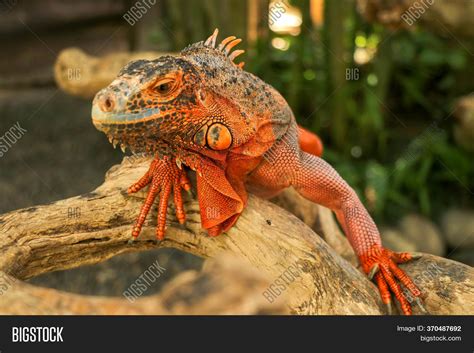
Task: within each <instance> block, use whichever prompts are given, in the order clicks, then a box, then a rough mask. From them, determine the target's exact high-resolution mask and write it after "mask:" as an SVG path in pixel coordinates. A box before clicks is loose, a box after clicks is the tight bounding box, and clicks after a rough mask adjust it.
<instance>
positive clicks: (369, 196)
mask: <svg viewBox="0 0 474 353" xmlns="http://www.w3.org/2000/svg"><path fill="white" fill-rule="evenodd" d="M291 3H292V5H293V6H296V7H298V8H299V9H300V10H301V13H302V15H303V24H302V26H301V33H300V34H299V35H297V36H292V35H279V34H276V33H273V32H271V31H267V32H265V35H260V37H259V38H258V40H257V42H256V43H255V44H254V45H253V47H251V48H248V49H249V50H248V53H247V56H246V57H245V58H244V59H243V60H244V61H245V62H246V67H245V69H246V70H248V71H250V72H252V73H254V74H256V75H257V76H259V77H261V78H262V79H264V80H265V81H266V82H268V83H270V84H271V85H273V86H274V87H275V88H276V89H277V90H278V91H279V92H281V93H282V95H283V96H284V97H285V98H286V99H287V101H288V103H289V104H290V106H291V107H292V109H293V111H294V113H295V116H296V118H297V120H298V122H299V124H301V125H303V126H306V127H308V128H309V129H311V130H313V131H315V132H316V133H318V134H319V135H320V136H321V137H322V139H323V140H324V142H325V148H326V149H325V155H324V158H325V159H326V160H328V161H329V162H330V163H331V164H332V165H333V166H334V167H335V168H336V169H337V170H338V172H339V173H340V174H341V175H342V176H343V177H344V178H345V179H346V180H347V182H348V183H349V184H350V185H351V186H353V187H354V188H355V189H356V191H357V192H358V193H359V195H360V196H361V198H362V199H363V200H364V202H365V203H366V205H367V207H368V208H369V209H370V211H371V212H372V213H373V214H374V216H375V218H376V219H377V220H378V221H382V222H390V221H393V220H395V219H398V218H399V217H400V216H401V215H403V214H406V213H408V212H413V211H414V212H420V213H423V214H425V215H427V216H431V217H433V218H436V217H437V216H439V213H440V212H442V211H443V210H444V209H446V208H448V207H450V206H456V207H463V206H467V207H473V200H472V194H473V193H474V163H473V156H472V155H471V154H469V153H468V152H467V151H464V150H463V149H462V148H460V147H458V146H457V145H456V144H455V143H454V141H453V137H452V132H451V131H452V126H453V116H452V113H453V108H454V102H455V100H456V99H457V98H459V97H460V96H462V95H465V94H467V93H469V92H471V91H473V90H474V82H473V80H472V77H471V78H469V77H466V74H465V72H466V70H468V67H472V66H473V65H472V64H473V62H472V56H470V55H469V53H468V51H467V50H466V48H465V47H464V46H463V45H462V44H460V43H459V42H458V41H455V40H453V38H442V37H440V36H438V35H436V34H433V33H431V32H428V31H426V30H424V29H423V28H421V27H418V28H415V29H411V30H410V31H396V32H391V31H389V30H387V29H385V28H383V27H381V26H380V25H376V24H369V23H367V22H365V21H364V20H363V19H362V18H360V15H359V14H358V12H357V11H356V8H355V2H353V1H351V0H347V1H343V2H339V1H337V2H336V1H327V2H326V4H327V6H326V7H327V8H326V9H325V11H324V16H325V23H324V25H322V26H321V27H315V26H314V25H313V23H312V22H311V20H310V18H309V13H310V9H309V1H304V0H293V1H291ZM341 3H343V4H342V5H341ZM348 4H349V5H350V6H348ZM216 6H217V5H216ZM236 6H237V5H236ZM239 6H240V5H239ZM176 20H177V21H182V19H181V20H180V19H176ZM216 21H217V20H216ZM216 21H211V23H210V25H209V28H210V29H209V30H208V31H207V33H210V32H211V28H212V29H213V28H214V27H216V26H220V25H221V26H224V31H221V33H222V36H226V35H231V34H236V33H231V32H230V29H229V28H228V27H229V25H228V24H226V23H225V21H224V23H223V24H222V23H218V22H216ZM221 22H222V21H221ZM167 25H168V27H169V28H175V26H173V24H172V23H171V22H167ZM188 25H189V24H188ZM225 26H227V29H225ZM234 27H235V25H234ZM414 27H415V26H414ZM227 32H229V33H227ZM240 32H242V31H241V30H240ZM189 33H190V35H191V36H192V35H193V33H194V32H193V31H190V32H189ZM237 35H238V33H237ZM184 37H186V36H184ZM276 37H278V38H281V39H283V40H284V41H285V42H286V46H287V50H281V49H277V48H275V47H274V46H273V45H272V39H274V38H276ZM199 39H201V38H198V40H199ZM193 40H195V38H193ZM166 49H172V50H178V49H180V48H179V47H171V48H170V47H167V48H166ZM356 52H357V53H358V54H360V53H362V54H364V55H365V62H361V60H355V59H354V58H355V57H356V56H357V55H355V53H356ZM362 61H364V60H362ZM467 72H471V74H472V70H471V71H467ZM467 76H469V75H467ZM337 125H339V126H337Z"/></svg>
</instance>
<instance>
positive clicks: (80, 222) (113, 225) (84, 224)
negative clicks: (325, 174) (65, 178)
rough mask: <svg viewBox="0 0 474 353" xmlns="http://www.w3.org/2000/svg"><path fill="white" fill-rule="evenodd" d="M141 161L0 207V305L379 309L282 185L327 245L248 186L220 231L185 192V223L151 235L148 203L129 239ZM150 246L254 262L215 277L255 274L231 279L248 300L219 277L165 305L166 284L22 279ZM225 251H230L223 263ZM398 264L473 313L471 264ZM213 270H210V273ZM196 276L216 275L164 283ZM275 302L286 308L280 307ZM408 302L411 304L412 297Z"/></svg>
mask: <svg viewBox="0 0 474 353" xmlns="http://www.w3.org/2000/svg"><path fill="white" fill-rule="evenodd" d="M148 164H149V160H147V159H141V158H136V157H133V158H125V159H124V161H123V162H122V164H121V165H118V166H114V167H112V168H111V169H110V170H109V172H108V173H107V174H106V178H105V182H104V183H103V184H102V185H100V186H99V187H98V188H97V189H95V190H94V191H92V192H90V193H87V194H84V195H80V196H76V197H71V198H68V199H65V200H59V201H56V202H53V203H51V204H47V205H39V206H34V207H29V208H25V209H21V210H17V211H12V212H9V213H6V214H3V215H1V216H0V271H2V272H3V273H4V274H3V277H2V279H3V282H1V283H0V284H2V286H0V290H2V300H0V313H23V314H28V313H58V314H63V313H70V314H89V313H113V314H128V313H147V314H154V313H156V314H161V313H194V314H197V313H209V312H211V313H229V312H232V313H271V312H276V313H281V312H282V311H285V310H288V312H290V313H293V314H329V315H331V314H369V315H378V314H383V313H384V309H383V306H382V304H381V301H380V299H379V294H378V291H377V289H376V287H375V286H374V285H373V284H372V283H371V282H370V281H369V280H368V279H367V278H366V277H365V276H364V275H363V274H362V273H361V272H360V271H359V270H358V269H357V268H355V267H354V266H353V265H352V264H351V263H350V262H349V261H347V260H345V259H344V258H343V257H342V256H340V255H339V254H338V253H337V252H336V250H337V251H339V252H341V254H343V255H344V256H345V257H346V258H348V259H349V260H350V259H352V260H353V254H351V252H350V251H349V248H348V247H347V243H346V242H345V239H344V238H342V237H341V235H340V232H339V230H338V228H337V226H336V224H335V223H334V220H333V218H332V216H331V215H330V214H329V213H328V212H327V211H326V210H324V209H323V208H321V207H320V206H317V205H313V204H310V203H306V204H305V203H304V202H301V201H302V200H299V199H298V198H297V197H296V196H295V194H294V193H293V194H292V193H291V192H287V193H285V194H283V195H282V196H281V197H280V198H278V202H279V203H281V204H285V206H286V207H287V208H290V209H292V210H293V211H294V212H295V213H296V214H298V215H299V216H300V217H302V218H303V219H304V220H305V221H306V222H308V223H309V224H310V225H311V226H313V227H314V228H316V229H319V230H320V231H321V232H322V233H324V236H325V238H326V239H327V241H328V242H329V243H333V244H335V248H336V250H335V249H333V248H331V247H330V246H329V245H328V244H327V243H326V242H325V241H324V240H322V239H321V237H319V236H318V235H316V234H315V233H314V231H313V230H312V229H311V228H310V227H309V226H307V225H306V224H305V223H303V222H302V221H301V220H300V219H298V218H297V217H296V216H294V215H293V214H291V213H289V212H288V211H285V210H283V209H282V208H280V207H278V206H277V205H275V204H273V203H271V202H269V201H265V200H261V199H259V198H257V197H254V196H251V197H250V198H249V204H248V207H247V208H246V210H245V211H244V212H243V214H242V216H241V217H240V219H239V221H238V222H237V224H236V225H235V226H234V227H233V228H232V229H231V230H230V231H229V232H228V233H227V234H224V235H222V236H219V237H216V238H210V237H208V236H207V234H206V232H205V231H204V230H203V229H202V228H201V226H200V219H199V208H198V204H197V201H195V200H191V199H188V200H186V204H185V209H186V212H187V223H186V225H185V226H184V227H182V226H179V224H178V223H177V222H176V220H175V218H174V217H173V216H172V214H170V216H169V220H170V223H169V226H168V229H167V237H166V239H165V240H164V241H162V242H161V243H159V244H156V243H155V239H154V234H155V229H154V228H155V224H156V223H155V222H156V210H153V212H152V214H151V215H150V216H149V217H148V221H147V222H146V224H145V226H144V228H143V231H142V234H141V235H140V237H139V239H138V240H136V241H135V242H133V243H132V244H129V243H128V240H129V239H130V230H131V226H132V224H133V222H134V220H135V217H136V216H137V214H138V211H139V209H140V206H141V203H142V202H143V194H140V195H137V196H128V195H126V193H125V192H124V190H126V188H127V186H129V185H130V184H131V183H133V182H134V181H135V180H136V179H138V178H139V177H140V176H141V175H142V174H143V173H144V172H145V171H146V169H147V167H148ZM285 200H286V201H285ZM288 200H293V201H292V202H289V201H288ZM71 210H80V217H68V214H70V212H71ZM155 247H173V248H177V249H180V250H182V251H186V252H190V253H192V254H195V255H198V256H202V257H205V258H215V257H218V256H220V255H221V254H223V253H231V254H232V255H233V256H234V257H236V258H238V259H240V261H243V262H244V263H245V265H243V267H251V268H252V271H257V275H255V273H253V274H252V275H249V278H253V279H252V281H253V282H246V281H244V280H242V276H244V275H242V276H241V277H239V276H237V275H235V276H234V275H231V276H221V278H222V277H226V278H233V279H234V281H230V282H236V283H235V285H236V286H238V285H239V284H238V283H237V282H242V283H258V285H255V286H250V285H248V284H247V285H245V286H240V289H241V290H240V291H236V293H241V294H240V296H245V295H247V294H248V295H249V296H250V295H253V297H254V299H252V300H249V302H250V303H254V304H248V305H247V304H245V303H243V302H245V301H244V300H243V299H242V301H243V302H240V303H237V304H235V303H234V304H235V305H234V304H233V301H232V298H233V297H229V296H225V295H224V296H213V293H219V290H222V287H223V286H222V285H221V286H219V285H214V286H212V285H210V284H209V285H204V288H207V290H205V295H204V294H203V295H201V297H199V295H198V298H200V300H197V301H196V305H190V304H189V303H188V304H186V303H184V302H181V303H178V304H176V305H175V306H173V305H172V304H170V300H164V299H163V298H165V297H166V289H165V290H164V293H161V294H160V295H159V296H153V297H146V298H143V299H139V300H137V302H136V303H133V304H130V303H128V302H127V301H126V300H125V299H117V298H98V297H87V296H79V295H72V294H68V293H62V292H58V291H54V290H51V289H42V288H37V287H34V286H31V285H28V284H25V283H23V282H22V281H21V280H22V279H27V278H31V277H34V276H36V275H39V274H41V273H45V272H50V271H57V270H65V269H70V268H74V267H78V266H82V265H86V264H94V263H98V262H101V261H104V260H107V259H109V258H110V257H112V256H115V255H118V254H121V253H124V252H130V251H141V250H146V249H151V248H155ZM232 261H233V260H229V265H228V266H229V267H232V266H231V265H230V264H231V263H232ZM223 262H224V263H226V262H225V261H223ZM221 263H222V262H221ZM223 267H225V266H224V265H223ZM402 267H403V268H404V269H405V270H407V272H408V274H409V275H410V276H412V277H413V278H414V279H415V281H416V283H417V284H418V285H419V287H420V288H421V289H422V291H423V293H424V295H425V306H426V308H427V310H428V312H429V313H431V314H469V313H470V314H473V313H474V304H473V303H474V300H473V299H474V288H473V284H472V279H473V278H474V271H473V269H472V268H471V267H469V266H466V265H462V264H460V263H457V262H454V261H450V260H447V259H443V258H439V257H435V256H431V255H425V256H424V257H423V258H422V259H420V260H417V261H414V262H412V263H409V264H407V265H402ZM240 268H241V266H240V265H235V266H234V269H227V270H228V271H234V273H235V271H236V269H237V272H238V269H240ZM204 271H206V270H204ZM220 272H222V273H225V271H224V270H222V271H220ZM220 272H219V270H214V272H213V273H215V274H216V273H220ZM196 276H197V277H196ZM199 276H208V277H215V276H212V275H211V272H208V273H204V274H195V277H193V278H194V282H193V279H188V282H186V281H184V282H185V284H187V288H188V289H187V290H186V289H183V288H181V287H180V286H181V285H183V283H181V284H179V283H178V284H174V285H173V286H174V287H172V288H174V290H175V291H180V290H183V291H185V292H186V293H188V295H189V296H191V294H190V293H193V288H194V289H197V288H201V287H200V286H203V284H202V283H206V282H209V281H204V282H203V281H199V280H198V277H199ZM216 276H217V275H216ZM262 278H265V279H267V282H266V283H267V284H266V285H262V283H263V282H262ZM249 281H251V280H250V279H249ZM178 282H179V281H178ZM230 282H227V283H230ZM193 283H194V284H193ZM193 286H194V287H193ZM245 288H247V289H248V291H246V290H245ZM252 288H253V289H252ZM278 288H279V289H278ZM255 289H256V290H255ZM255 292H257V293H258V295H257V296H255ZM169 293H174V292H173V290H171V289H169V290H168V296H167V297H166V298H171V297H172V294H169ZM269 293H270V294H269ZM210 296H213V298H219V299H218V300H220V301H221V302H222V305H221V306H220V307H217V308H216V307H214V308H209V307H206V306H203V305H200V304H199V303H200V302H202V301H205V302H206V303H209V298H210ZM255 298H257V299H255ZM262 298H264V301H262V300H261V299H262ZM234 299H235V297H234ZM215 300H217V299H215ZM235 300H237V299H235ZM171 302H172V301H171ZM255 303H257V304H255ZM226 304H229V305H226ZM267 304H268V305H267ZM249 305H250V307H251V309H249ZM252 305H254V306H253V307H252ZM282 305H284V306H285V308H286V309H284V310H283V309H282ZM414 311H415V313H419V312H420V311H419V310H418V309H417V308H416V307H415V308H414Z"/></svg>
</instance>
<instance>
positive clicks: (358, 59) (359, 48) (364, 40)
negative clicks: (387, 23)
mask: <svg viewBox="0 0 474 353" xmlns="http://www.w3.org/2000/svg"><path fill="white" fill-rule="evenodd" d="M354 42H355V50H354V61H355V63H356V64H357V65H365V64H367V63H368V62H370V61H371V60H372V59H373V58H374V56H375V53H376V52H377V45H378V43H379V37H378V36H377V35H374V34H371V35H370V36H369V37H367V36H366V35H365V33H362V32H359V33H357V35H356V36H355V39H354Z"/></svg>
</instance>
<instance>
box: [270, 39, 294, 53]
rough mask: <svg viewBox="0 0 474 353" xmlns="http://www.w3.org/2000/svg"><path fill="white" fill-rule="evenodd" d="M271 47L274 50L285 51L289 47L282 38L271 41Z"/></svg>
mask: <svg viewBox="0 0 474 353" xmlns="http://www.w3.org/2000/svg"><path fill="white" fill-rule="evenodd" d="M272 46H273V47H274V48H276V49H279V50H283V51H286V50H288V48H289V47H290V42H289V41H287V40H286V39H284V38H280V37H276V38H273V39H272Z"/></svg>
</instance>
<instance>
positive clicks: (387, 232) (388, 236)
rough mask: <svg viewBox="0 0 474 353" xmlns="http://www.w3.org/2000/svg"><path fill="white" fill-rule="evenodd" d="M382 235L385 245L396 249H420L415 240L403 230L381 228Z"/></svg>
mask: <svg viewBox="0 0 474 353" xmlns="http://www.w3.org/2000/svg"><path fill="white" fill-rule="evenodd" d="M380 236H381V237H382V242H383V245H384V246H386V247H387V248H389V249H391V250H394V251H412V252H413V251H418V250H419V249H418V248H417V246H416V244H415V242H414V241H413V240H411V239H408V238H407V237H406V236H405V235H404V234H403V233H402V232H400V231H399V230H398V229H395V228H388V227H386V228H381V229H380Z"/></svg>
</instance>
